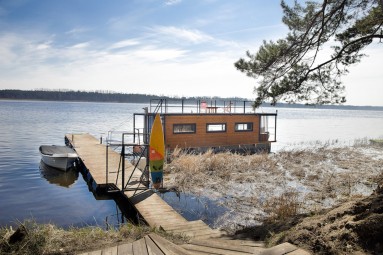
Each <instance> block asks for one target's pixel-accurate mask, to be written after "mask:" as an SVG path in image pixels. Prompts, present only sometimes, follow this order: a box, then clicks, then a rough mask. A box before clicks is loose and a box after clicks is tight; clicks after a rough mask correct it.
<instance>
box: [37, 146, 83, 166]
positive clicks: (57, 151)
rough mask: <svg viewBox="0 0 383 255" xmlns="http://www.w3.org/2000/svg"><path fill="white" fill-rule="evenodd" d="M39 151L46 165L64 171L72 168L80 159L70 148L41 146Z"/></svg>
mask: <svg viewBox="0 0 383 255" xmlns="http://www.w3.org/2000/svg"><path fill="white" fill-rule="evenodd" d="M39 150H40V153H41V160H42V161H43V162H44V163H45V164H46V165H48V166H50V167H54V168H57V169H60V170H63V171H66V170H68V169H69V168H71V167H72V166H73V165H74V162H75V161H76V159H77V158H78V155H77V153H76V151H75V150H73V149H72V148H70V147H68V146H58V145H41V146H40V148H39Z"/></svg>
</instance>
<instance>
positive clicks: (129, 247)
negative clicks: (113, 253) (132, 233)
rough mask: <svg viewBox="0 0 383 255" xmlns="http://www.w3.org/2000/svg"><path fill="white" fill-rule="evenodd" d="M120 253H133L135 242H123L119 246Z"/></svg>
mask: <svg viewBox="0 0 383 255" xmlns="http://www.w3.org/2000/svg"><path fill="white" fill-rule="evenodd" d="M117 252H118V255H133V243H126V244H121V245H119V246H118V247H117Z"/></svg>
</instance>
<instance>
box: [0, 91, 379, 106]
mask: <svg viewBox="0 0 383 255" xmlns="http://www.w3.org/2000/svg"><path fill="white" fill-rule="evenodd" d="M151 99H168V100H181V99H184V100H217V101H229V100H231V101H251V100H250V99H246V98H235V97H233V98H222V97H169V96H158V95H147V94H131V93H117V92H109V91H90V92H89V91H73V90H16V89H5V90H0V100H31V101H59V102H98V103H148V102H149V101H150V100H151ZM269 106H270V104H268V103H264V104H262V107H269ZM276 107H279V108H306V109H338V110H339V109H344V110H372V111H383V106H355V105H314V106H313V105H304V104H287V103H278V104H277V105H276Z"/></svg>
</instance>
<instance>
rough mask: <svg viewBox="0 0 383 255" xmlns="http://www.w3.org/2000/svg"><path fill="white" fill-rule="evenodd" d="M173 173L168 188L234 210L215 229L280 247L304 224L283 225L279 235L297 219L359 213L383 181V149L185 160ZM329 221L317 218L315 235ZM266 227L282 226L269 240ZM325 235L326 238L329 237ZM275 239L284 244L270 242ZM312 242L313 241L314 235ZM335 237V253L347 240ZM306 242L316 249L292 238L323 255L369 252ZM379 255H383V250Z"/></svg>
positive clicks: (177, 161) (319, 148) (363, 145)
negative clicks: (291, 231)
mask: <svg viewBox="0 0 383 255" xmlns="http://www.w3.org/2000/svg"><path fill="white" fill-rule="evenodd" d="M166 171H167V174H166V180H165V182H166V183H167V185H172V186H176V187H178V188H179V189H180V190H182V191H185V192H189V193H192V194H195V195H201V196H208V197H209V198H211V199H215V200H217V203H221V204H223V205H224V206H226V207H227V208H228V209H229V210H228V212H227V213H226V214H225V215H223V216H221V217H219V218H217V219H216V220H215V227H219V228H223V229H226V230H227V231H229V232H231V233H236V232H237V233H239V232H241V231H242V232H247V233H251V235H253V238H255V239H264V238H266V237H267V238H270V242H276V243H277V242H278V240H279V241H282V240H286V239H284V238H281V237H280V232H283V233H285V231H286V227H287V226H288V227H291V228H292V227H293V226H295V225H296V224H298V223H301V224H304V223H302V220H299V221H297V220H295V221H292V222H291V224H283V225H284V226H285V227H283V228H277V227H275V226H278V222H281V221H282V222H286V220H287V219H290V218H291V217H293V218H294V217H295V216H296V215H310V217H311V216H313V215H321V213H323V212H324V211H323V210H324V209H328V210H329V208H333V207H336V206H341V207H342V206H344V209H343V210H344V211H347V210H348V212H350V211H352V210H356V211H358V209H350V208H356V207H355V206H356V205H355V203H359V202H360V201H363V199H368V198H371V196H372V194H373V191H374V190H376V189H377V187H378V183H379V182H380V181H381V180H382V176H383V147H381V146H373V145H370V144H369V143H368V142H366V141H365V142H360V143H357V144H355V145H353V146H348V147H342V146H340V147H337V144H316V145H315V146H309V147H306V148H301V149H293V150H284V151H279V152H278V153H273V154H265V155H235V154H230V153H221V154H213V153H206V154H204V155H185V154H182V153H181V155H176V156H175V157H174V160H173V161H172V162H171V163H170V164H168V165H167V168H166ZM218 201H219V202H218ZM358 201H359V202H358ZM361 203H364V202H361ZM365 203H367V204H368V202H365ZM347 206H348V207H347ZM342 208H343V207H342ZM347 208H348V209H347ZM361 208H362V207H361ZM363 208H365V207H363ZM337 213H338V212H337ZM337 213H335V216H334V217H335V219H339V220H342V221H344V222H349V221H350V220H351V219H352V217H354V216H352V217H351V216H350V218H347V217H346V218H342V217H343V216H342V217H340V216H339V217H338V216H337V215H338V214H337ZM340 215H348V213H344V214H342V213H340ZM318 217H319V216H318ZM323 217H332V216H330V215H327V216H323ZM326 219H327V218H326ZM326 219H324V218H318V219H317V222H316V221H313V222H311V224H314V225H315V224H316V225H315V226H314V227H312V230H314V229H318V224H322V223H324V222H326ZM333 221H335V220H333ZM262 223H263V225H262ZM267 224H269V225H268V227H269V228H270V226H274V225H275V226H274V227H272V228H271V229H273V231H270V230H268V233H267V234H265V233H263V232H262V230H261V229H260V228H259V227H260V225H262V226H267ZM270 224H271V225H270ZM306 224H308V225H310V223H306ZM343 225H345V224H343ZM304 226H306V225H304ZM304 226H301V228H306V229H307V226H306V227H304ZM334 228H335V227H334ZM336 228H340V226H337V227H336ZM265 229H267V228H263V231H264V230H265ZM309 229H311V228H310V227H309ZM321 229H322V228H321ZM382 229H383V228H382ZM330 230H331V229H330ZM333 230H334V229H332V231H333ZM257 231H258V232H257ZM321 231H323V232H324V233H326V231H325V230H323V229H322V230H321ZM327 231H329V230H327ZM330 232H331V231H330ZM318 235H319V234H318V233H314V234H313V236H318ZM275 236H277V237H278V236H279V237H278V238H277V239H272V238H271V237H275ZM283 236H285V235H283ZM305 236H306V238H307V235H305ZM319 236H320V235H319ZM334 236H335V237H334ZM334 236H333V237H332V238H333V246H335V247H336V242H335V241H334V240H338V239H341V238H340V237H339V236H336V234H334ZM307 239H308V240H309V241H307V245H306V244H304V243H302V240H300V239H299V237H296V238H292V237H289V238H287V240H289V241H291V242H293V243H294V242H295V243H296V244H298V245H300V246H305V248H307V249H310V250H312V251H316V252H318V251H320V252H324V253H327V252H329V253H338V252H339V253H343V251H344V254H347V253H349V252H350V251H359V250H362V251H363V250H364V249H366V248H363V247H365V246H366V245H365V246H363V247H362V246H361V245H353V244H350V245H349V246H347V245H346V246H345V247H348V248H347V249H339V250H336V249H335V250H334V252H333V250H331V248H328V247H327V246H326V245H327V244H328V243H329V242H330V241H329V240H323V242H322V244H320V242H319V241H318V242H319V244H315V242H314V241H313V238H307ZM313 242H314V243H313ZM350 243H357V241H353V242H350ZM325 244H326V245H325ZM379 245H380V244H379ZM379 245H378V246H379ZM382 245H383V242H382ZM367 246H368V245H367ZM375 246H376V244H374V247H375ZM315 247H316V248H315ZM318 247H319V248H318ZM326 247H327V248H326ZM329 247H332V245H329ZM342 247H343V246H342ZM361 247H362V248H361ZM368 247H370V248H371V247H372V246H371V245H369V246H368ZM371 249H372V248H371ZM374 249H375V250H376V249H377V250H379V247H378V248H376V247H375V248H374Z"/></svg>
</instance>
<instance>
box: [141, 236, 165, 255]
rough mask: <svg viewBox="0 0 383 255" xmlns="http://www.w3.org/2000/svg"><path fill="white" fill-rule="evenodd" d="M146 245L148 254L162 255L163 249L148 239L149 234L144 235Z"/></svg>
mask: <svg viewBox="0 0 383 255" xmlns="http://www.w3.org/2000/svg"><path fill="white" fill-rule="evenodd" d="M144 238H145V242H146V246H147V247H148V253H149V255H164V253H163V251H162V250H161V249H160V248H159V247H158V246H157V244H155V243H154V242H153V240H152V239H150V237H149V236H145V237H144Z"/></svg>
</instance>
